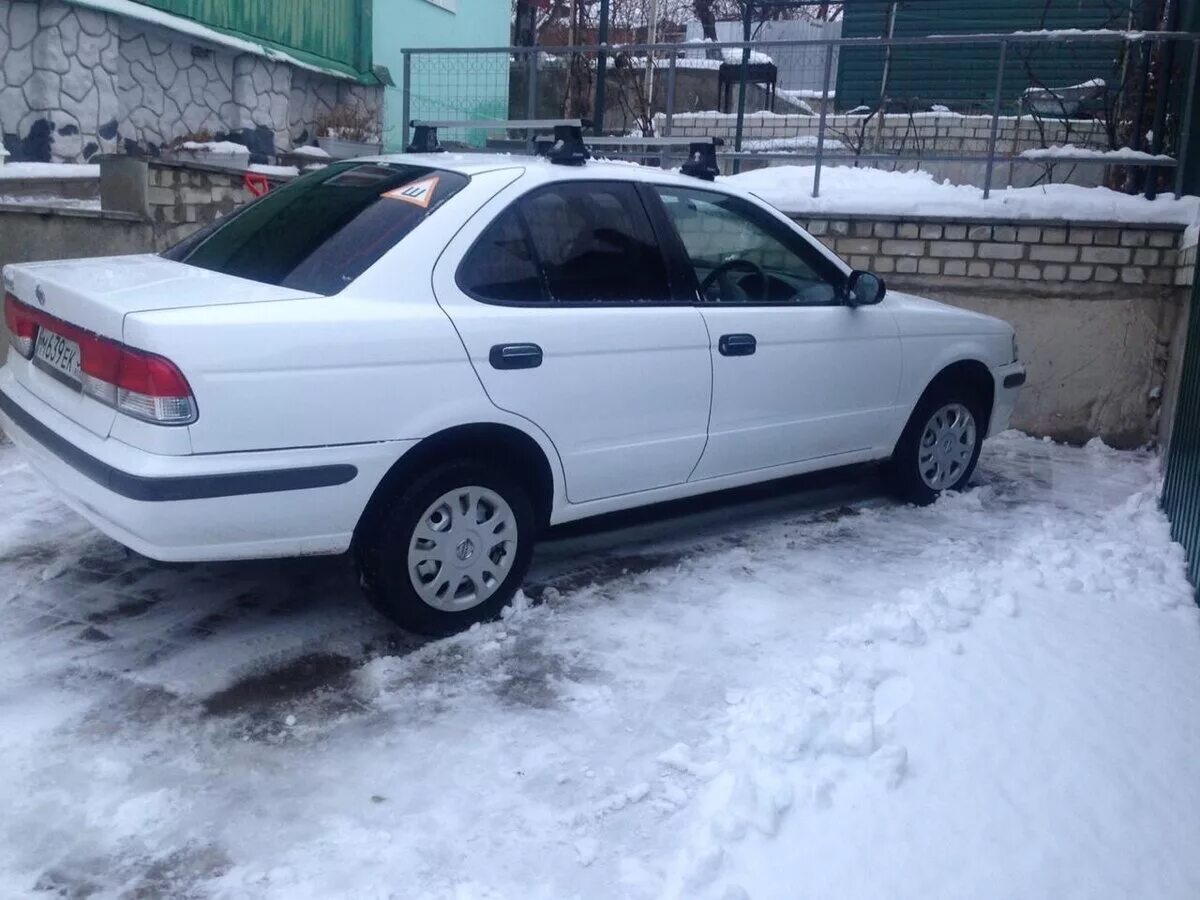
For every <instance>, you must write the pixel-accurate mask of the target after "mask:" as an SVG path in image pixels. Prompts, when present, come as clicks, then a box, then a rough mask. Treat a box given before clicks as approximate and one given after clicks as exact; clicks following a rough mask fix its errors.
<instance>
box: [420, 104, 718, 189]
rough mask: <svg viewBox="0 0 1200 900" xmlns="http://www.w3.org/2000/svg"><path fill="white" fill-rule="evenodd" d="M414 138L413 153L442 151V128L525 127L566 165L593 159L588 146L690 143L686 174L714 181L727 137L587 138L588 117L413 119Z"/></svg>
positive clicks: (542, 149)
mask: <svg viewBox="0 0 1200 900" xmlns="http://www.w3.org/2000/svg"><path fill="white" fill-rule="evenodd" d="M409 124H410V125H411V126H412V128H413V132H414V134H413V140H412V143H411V144H409V146H408V148H407V150H408V152H409V153H441V152H444V150H445V148H444V147H442V145H441V144H440V143H439V142H438V134H437V132H438V129H439V128H472V129H477V130H482V131H509V130H518V129H523V130H525V131H528V132H530V138H529V141H530V145H531V149H532V150H534V152H538V153H543V154H544V155H545V156H546V158H547V159H549V160H550V161H551V162H552V163H557V164H559V165H566V166H581V165H583V163H584V162H585V161H586V160H588V159H590V158H591V154H590V153H589V151H588V147H589V146H592V147H682V146H684V145H687V148H688V160H687V162H685V163H684V164H683V165H682V166H681V167H680V171H681V172H682V173H683V174H684V175H690V176H692V177H694V178H701V179H703V180H705V181H713V180H714V179H715V178H716V177H717V176H718V175H720V174H721V169H720V167H719V166H718V165H717V147H722V146H724V144H725V140H724V139H723V138H719V137H710V138H701V139H697V138H695V137H640V136H637V135H625V136H614V137H609V136H606V135H597V136H595V137H588V138H584V136H583V129H584V128H589V127H591V124H592V123H591V121H590V120H588V119H451V120H442V121H426V120H418V119H413V120H412V121H411V122H410V123H409ZM547 131H548V132H551V133H552V134H553V136H554V137H553V142H549V141H537V140H536V137H535V135H536V133H537V132H543V133H544V132H547Z"/></svg>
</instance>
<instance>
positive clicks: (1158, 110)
mask: <svg viewBox="0 0 1200 900" xmlns="http://www.w3.org/2000/svg"><path fill="white" fill-rule="evenodd" d="M1178 18H1179V3H1178V2H1177V0H1167V7H1166V9H1165V10H1164V13H1163V27H1164V28H1165V29H1166V30H1168V31H1174V30H1175V25H1176V24H1177V23H1178ZM1174 69H1175V42H1174V41H1160V42H1159V44H1158V72H1157V73H1156V74H1155V78H1154V85H1155V90H1156V91H1157V96H1156V97H1155V98H1154V136H1153V138H1152V140H1151V141H1150V152H1151V153H1153V154H1155V155H1157V154H1159V153H1162V151H1163V146H1164V145H1165V143H1166V138H1167V134H1166V132H1167V105H1168V104H1169V102H1170V95H1171V73H1172V72H1173V71H1174ZM1158 173H1159V170H1158V169H1153V168H1151V169H1147V170H1146V199H1147V200H1153V199H1154V197H1155V196H1156V195H1157V193H1158Z"/></svg>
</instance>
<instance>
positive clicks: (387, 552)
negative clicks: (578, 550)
mask: <svg viewBox="0 0 1200 900" xmlns="http://www.w3.org/2000/svg"><path fill="white" fill-rule="evenodd" d="M535 521H536V520H535V517H534V512H533V504H532V502H531V500H530V496H529V491H528V490H527V489H526V487H525V486H524V485H523V484H522V483H521V482H520V481H519V480H518V479H517V478H515V477H513V476H512V475H511V474H510V473H508V472H507V471H505V470H503V469H500V468H498V467H495V466H491V465H488V464H485V463H481V462H477V461H472V460H460V461H455V462H449V463H445V464H442V465H439V466H437V467H436V468H433V469H430V470H428V471H427V472H425V473H423V474H421V475H419V476H417V477H415V478H413V479H411V480H409V481H407V482H405V483H404V485H403V486H402V487H401V488H400V489H399V490H398V491H397V492H396V494H395V496H394V497H393V498H391V499H390V500H388V501H386V502H385V503H384V505H382V506H381V507H380V509H379V510H378V512H377V513H376V514H375V515H374V517H373V521H372V522H371V523H370V524H369V525H368V526H367V527H366V528H365V529H363V531H362V533H360V535H359V536H358V538H356V540H355V548H354V550H355V552H354V557H355V563H356V566H357V569H358V574H359V581H360V583H361V584H362V587H363V590H364V591H365V592H366V594H367V598H368V599H369V600H370V601H371V602H372V604H373V605H374V606H375V607H376V608H377V609H378V610H379V611H380V612H382V613H383V614H384V615H385V616H387V617H388V618H389V619H391V620H392V621H393V622H395V623H396V624H397V625H399V626H400V627H401V628H404V629H405V630H407V631H412V632H416V633H418V634H423V635H429V636H434V637H440V636H444V635H448V634H454V633H456V632H459V631H462V630H464V629H466V628H469V627H470V626H471V625H473V624H474V623H476V622H484V621H488V620H490V619H495V618H497V617H498V616H499V615H500V612H501V611H502V610H503V609H504V607H505V606H506V605H508V603H509V601H510V600H511V599H512V597H513V595H514V594H515V593H516V592H517V589H518V588H519V587H520V586H521V582H522V581H523V580H524V578H525V573H526V572H527V571H528V569H529V560H530V557H531V555H532V550H533V542H534V537H535V533H534V532H535V530H536V529H535Z"/></svg>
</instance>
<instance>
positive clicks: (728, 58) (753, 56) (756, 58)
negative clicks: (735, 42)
mask: <svg viewBox="0 0 1200 900" xmlns="http://www.w3.org/2000/svg"><path fill="white" fill-rule="evenodd" d="M744 54H745V51H743V50H742V49H741V48H739V47H722V48H721V58H722V59H723V60H724V61H725V65H727V66H740V65H741V64H742V56H743V55H744ZM773 62H775V60H773V59H771V57H770V56H768V55H767V54H765V53H763V52H762V51H761V50H751V51H750V65H752V66H767V65H770V64H771V63H773Z"/></svg>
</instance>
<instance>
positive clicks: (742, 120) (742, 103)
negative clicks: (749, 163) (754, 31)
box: [722, 2, 754, 175]
mask: <svg viewBox="0 0 1200 900" xmlns="http://www.w3.org/2000/svg"><path fill="white" fill-rule="evenodd" d="M745 10H746V11H745V14H744V15H743V16H742V40H743V41H746V42H747V43H749V41H750V17H751V15H753V10H754V4H753V3H750V2H747V3H746V7H745ZM722 55H724V54H722ZM749 77H750V48H749V47H748V46H747V47H743V48H742V66H741V71H740V73H739V77H738V108H737V128H736V130H735V131H734V135H733V149H734V150H735V151H736V152H738V153H741V152H742V130H743V129H744V128H745V124H746V79H747V78H749ZM741 170H742V163H741V160H738V159H735V160H734V161H733V174H734V175H736V174H737V173H738V172H740V171H741Z"/></svg>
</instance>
